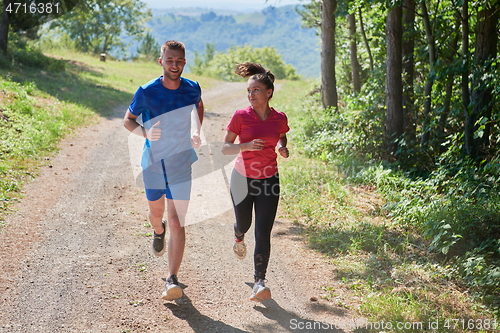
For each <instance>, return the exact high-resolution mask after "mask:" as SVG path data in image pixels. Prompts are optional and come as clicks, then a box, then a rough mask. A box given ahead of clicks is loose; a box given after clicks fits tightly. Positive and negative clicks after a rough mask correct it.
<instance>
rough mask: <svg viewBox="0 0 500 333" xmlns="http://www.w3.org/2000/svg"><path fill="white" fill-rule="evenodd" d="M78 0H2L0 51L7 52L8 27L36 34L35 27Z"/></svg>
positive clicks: (69, 9) (65, 10)
mask: <svg viewBox="0 0 500 333" xmlns="http://www.w3.org/2000/svg"><path fill="white" fill-rule="evenodd" d="M78 1H79V0H44V1H31V0H16V1H12V0H4V1H0V3H1V4H2V5H1V7H2V14H1V19H0V20H1V21H0V52H2V53H3V54H5V53H7V44H8V38H9V29H10V28H12V30H13V31H15V32H21V31H22V32H26V33H27V35H28V36H30V35H36V31H37V29H36V28H37V27H39V26H40V25H42V24H44V23H47V22H48V21H50V20H53V19H55V18H58V17H60V16H62V15H64V14H66V13H68V12H69V11H71V10H72V9H73V8H74V7H75V6H76V5H77V4H78Z"/></svg>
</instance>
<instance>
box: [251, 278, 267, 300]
mask: <svg viewBox="0 0 500 333" xmlns="http://www.w3.org/2000/svg"><path fill="white" fill-rule="evenodd" d="M266 299H271V289H269V288H268V287H266V285H265V284H264V280H263V279H259V280H258V281H257V282H255V284H254V285H253V290H252V296H250V300H251V301H254V302H262V301H264V300H266Z"/></svg>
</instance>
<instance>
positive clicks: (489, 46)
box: [468, 0, 500, 157]
mask: <svg viewBox="0 0 500 333" xmlns="http://www.w3.org/2000/svg"><path fill="white" fill-rule="evenodd" d="M499 7H500V6H499V1H498V0H493V1H491V2H490V3H489V4H486V5H485V6H483V7H480V9H479V12H478V14H477V24H476V42H475V52H474V64H475V72H474V75H473V81H472V86H473V87H474V89H473V90H472V94H471V105H472V108H471V110H470V111H469V112H470V113H472V119H471V120H472V121H473V123H474V132H475V131H477V130H478V129H479V126H482V127H483V129H482V130H481V131H480V133H477V135H475V137H474V140H473V143H472V147H468V151H469V154H470V155H471V156H472V157H484V156H485V155H486V154H487V150H488V149H489V144H490V132H491V116H492V99H493V88H492V86H491V79H488V75H487V74H488V73H491V72H492V63H491V62H492V61H493V59H494V58H496V56H497V49H498V47H497V45H498V30H497V25H498V18H499V10H500V8H499ZM478 122H479V123H480V124H478Z"/></svg>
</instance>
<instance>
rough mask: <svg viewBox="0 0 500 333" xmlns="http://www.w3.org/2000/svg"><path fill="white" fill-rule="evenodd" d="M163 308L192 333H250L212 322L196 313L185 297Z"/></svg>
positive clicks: (220, 322)
mask: <svg viewBox="0 0 500 333" xmlns="http://www.w3.org/2000/svg"><path fill="white" fill-rule="evenodd" d="M165 307H166V308H168V309H170V311H172V314H173V315H174V316H176V317H177V318H179V319H182V320H185V321H186V322H187V323H188V324H189V326H191V328H192V329H193V331H194V332H197V333H198V332H199V333H206V332H221V333H225V332H227V333H229V332H230V333H233V332H235V333H250V331H243V330H240V329H238V328H236V327H233V326H231V325H228V324H226V323H224V322H222V321H220V320H214V319H212V318H210V317H208V316H205V315H203V314H201V313H200V311H198V309H197V308H196V307H195V306H194V305H193V303H192V302H191V299H190V298H189V297H187V296H186V295H184V296H182V298H179V299H177V300H176V301H175V303H165Z"/></svg>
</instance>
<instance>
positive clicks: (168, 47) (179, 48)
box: [160, 40, 186, 56]
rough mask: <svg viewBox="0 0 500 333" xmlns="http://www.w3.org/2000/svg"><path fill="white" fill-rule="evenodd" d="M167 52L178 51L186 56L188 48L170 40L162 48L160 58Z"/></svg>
mask: <svg viewBox="0 0 500 333" xmlns="http://www.w3.org/2000/svg"><path fill="white" fill-rule="evenodd" d="M165 50H176V51H182V52H184V54H185V53H186V47H185V46H184V44H183V43H181V42H178V41H176V40H168V41H166V42H165V43H164V44H163V45H162V46H161V54H160V56H162V55H163V52H165Z"/></svg>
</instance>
